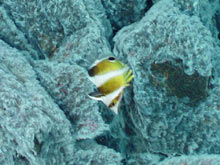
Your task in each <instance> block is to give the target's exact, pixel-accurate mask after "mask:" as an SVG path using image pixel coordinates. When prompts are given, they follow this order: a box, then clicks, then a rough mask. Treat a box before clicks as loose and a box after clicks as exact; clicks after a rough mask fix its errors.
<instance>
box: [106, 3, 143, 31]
mask: <svg viewBox="0 0 220 165" xmlns="http://www.w3.org/2000/svg"><path fill="white" fill-rule="evenodd" d="M102 3H103V6H104V7H105V9H106V14H107V16H108V18H109V20H110V22H111V24H112V27H113V30H114V31H118V30H119V29H120V28H122V27H124V26H127V25H129V24H131V23H133V22H136V21H139V20H140V19H141V18H142V17H143V15H144V13H145V10H146V8H147V3H146V1H145V0H135V1H130V0H111V1H109V0H108V1H106V0H102Z"/></svg>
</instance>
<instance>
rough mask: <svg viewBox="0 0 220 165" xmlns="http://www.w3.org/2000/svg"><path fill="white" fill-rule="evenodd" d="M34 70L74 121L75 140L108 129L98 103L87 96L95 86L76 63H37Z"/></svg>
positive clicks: (94, 135) (95, 134)
mask: <svg viewBox="0 0 220 165" xmlns="http://www.w3.org/2000/svg"><path fill="white" fill-rule="evenodd" d="M35 70H36V72H37V75H38V78H39V80H40V82H41V85H42V86H43V87H44V88H45V89H46V91H47V92H48V93H49V94H50V96H51V97H52V98H53V100H54V101H55V103H56V104H57V105H59V107H60V108H61V109H62V110H63V111H64V112H65V114H66V116H67V117H68V119H69V120H70V121H71V122H72V126H73V128H74V130H75V132H76V133H75V134H74V136H75V138H76V139H86V138H94V137H96V136H98V135H100V134H101V133H103V132H104V131H107V130H108V126H107V125H106V124H105V123H104V122H103V120H102V118H101V115H100V113H99V111H98V104H97V101H94V100H91V99H90V98H89V97H88V93H90V92H92V91H93V88H94V86H93V85H92V83H91V82H90V81H89V80H88V75H87V73H86V72H85V70H84V69H82V68H81V67H79V66H77V65H76V64H75V65H70V64H66V63H57V62H48V61H37V62H36V64H35Z"/></svg>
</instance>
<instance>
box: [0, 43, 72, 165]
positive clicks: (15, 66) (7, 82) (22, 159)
mask: <svg viewBox="0 0 220 165" xmlns="http://www.w3.org/2000/svg"><path fill="white" fill-rule="evenodd" d="M15 59H16V60H15ZM0 63H1V65H0V66H1V67H0V75H1V80H0V86H1V89H0V99H1V100H0V118H1V119H0V135H1V140H0V146H1V147H0V153H1V157H0V164H3V165H6V164H11V165H13V164H28V163H30V164H36V165H37V164H54V163H57V164H63V163H68V161H69V160H70V159H71V156H72V154H73V142H74V139H73V137H72V136H71V134H70V131H71V125H70V122H69V121H68V120H67V119H66V118H65V115H64V114H63V112H62V111H61V110H60V109H59V107H58V106H57V105H56V104H54V103H53V101H52V99H51V98H50V97H49V95H47V93H46V91H45V90H44V89H43V88H42V87H41V86H40V85H39V82H38V81H37V80H36V75H35V72H34V71H33V69H32V67H31V66H30V64H28V61H27V60H26V59H25V58H24V57H23V55H22V53H19V52H18V51H17V50H16V49H13V48H11V47H9V46H8V45H6V44H5V43H3V42H2V41H0Z"/></svg>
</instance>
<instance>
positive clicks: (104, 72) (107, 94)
mask: <svg viewBox="0 0 220 165" xmlns="http://www.w3.org/2000/svg"><path fill="white" fill-rule="evenodd" d="M88 74H89V79H90V80H91V81H92V82H93V83H94V84H95V86H96V87H97V91H96V92H92V93H90V94H88V96H89V97H90V98H92V99H95V100H99V101H102V102H103V103H104V104H105V105H107V106H108V107H109V108H110V109H111V110H112V111H113V112H115V113H116V114H118V109H119V103H120V101H121V99H122V96H123V92H124V89H125V88H126V87H128V86H129V83H130V82H131V80H132V79H133V74H132V70H131V69H130V68H129V67H128V66H127V65H125V64H123V63H122V62H121V61H119V60H117V59H115V58H114V57H108V58H105V59H102V60H97V61H95V63H94V64H93V65H92V66H91V67H90V69H89V70H88Z"/></svg>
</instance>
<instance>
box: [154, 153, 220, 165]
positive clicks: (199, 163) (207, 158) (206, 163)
mask: <svg viewBox="0 0 220 165" xmlns="http://www.w3.org/2000/svg"><path fill="white" fill-rule="evenodd" d="M174 164H175V165H182V164H184V165H218V164H220V158H219V156H218V155H198V156H197V155H195V156H181V157H174V158H169V159H167V160H164V161H162V162H161V163H159V164H158V165H174Z"/></svg>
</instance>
